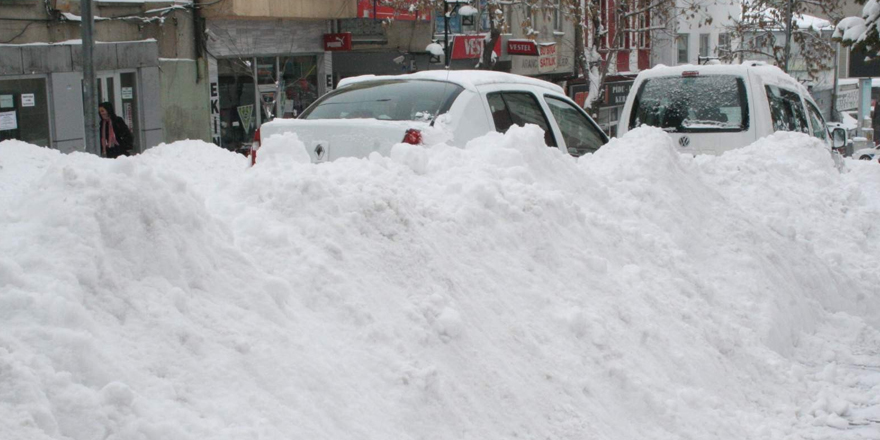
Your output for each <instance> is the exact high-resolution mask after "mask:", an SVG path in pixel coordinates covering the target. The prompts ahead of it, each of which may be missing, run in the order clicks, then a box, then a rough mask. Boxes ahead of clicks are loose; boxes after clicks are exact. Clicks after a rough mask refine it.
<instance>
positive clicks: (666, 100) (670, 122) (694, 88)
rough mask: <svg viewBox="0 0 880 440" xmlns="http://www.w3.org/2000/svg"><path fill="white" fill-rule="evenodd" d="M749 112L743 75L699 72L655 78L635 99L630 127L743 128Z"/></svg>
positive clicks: (729, 129) (688, 130)
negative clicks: (700, 73)
mask: <svg viewBox="0 0 880 440" xmlns="http://www.w3.org/2000/svg"><path fill="white" fill-rule="evenodd" d="M748 124H749V115H748V106H747V104H746V91H745V85H744V84H743V80H742V78H739V77H737V76H734V75H703V76H700V75H696V76H670V77H665V78H652V79H648V80H646V81H645V82H643V83H642V86H641V87H640V88H639V91H638V94H637V95H636V98H635V101H634V102H633V111H632V115H631V117H630V125H629V127H630V128H635V127H638V126H640V125H650V126H654V127H660V128H662V129H664V130H666V131H670V132H712V131H743V130H746V129H748Z"/></svg>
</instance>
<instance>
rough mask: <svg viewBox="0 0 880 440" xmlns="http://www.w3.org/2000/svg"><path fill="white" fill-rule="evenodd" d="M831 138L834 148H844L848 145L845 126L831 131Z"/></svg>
mask: <svg viewBox="0 0 880 440" xmlns="http://www.w3.org/2000/svg"><path fill="white" fill-rule="evenodd" d="M831 139H832V143H833V145H834V148H843V147H845V146H846V130H844V129H843V128H835V129H834V130H832V131H831Z"/></svg>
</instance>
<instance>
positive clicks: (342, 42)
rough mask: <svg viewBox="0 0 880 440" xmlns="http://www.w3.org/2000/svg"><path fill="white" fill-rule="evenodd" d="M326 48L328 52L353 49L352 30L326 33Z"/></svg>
mask: <svg viewBox="0 0 880 440" xmlns="http://www.w3.org/2000/svg"><path fill="white" fill-rule="evenodd" d="M324 50H326V51H328V52H335V51H343V50H351V32H342V33H338V34H324Z"/></svg>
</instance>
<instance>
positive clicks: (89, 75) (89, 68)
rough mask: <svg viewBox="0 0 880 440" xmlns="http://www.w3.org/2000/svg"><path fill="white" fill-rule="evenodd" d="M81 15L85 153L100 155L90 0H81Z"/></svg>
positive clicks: (93, 20)
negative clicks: (96, 117)
mask: <svg viewBox="0 0 880 440" xmlns="http://www.w3.org/2000/svg"><path fill="white" fill-rule="evenodd" d="M80 7H81V10H80V14H81V15H82V57H83V60H82V65H83V106H84V107H85V109H84V112H83V113H84V115H83V116H84V120H85V135H86V136H85V142H86V144H85V147H86V152H87V153H92V154H97V155H99V156H100V155H101V148H100V145H98V143H99V139H100V137H99V136H98V124H97V121H96V119H95V115H96V114H97V112H98V103H97V102H95V90H96V87H95V85H96V82H95V63H94V58H95V55H94V53H95V38H94V29H95V14H94V12H93V11H92V0H81V2H80Z"/></svg>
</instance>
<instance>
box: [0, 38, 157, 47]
mask: <svg viewBox="0 0 880 440" xmlns="http://www.w3.org/2000/svg"><path fill="white" fill-rule="evenodd" d="M155 42H156V39H155V38H147V39H144V40H131V41H95V44H120V43H126V44H128V43H155ZM81 44H82V40H65V41H58V42H55V43H44V42H38V43H24V44H0V46H15V47H20V46H79V45H81Z"/></svg>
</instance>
